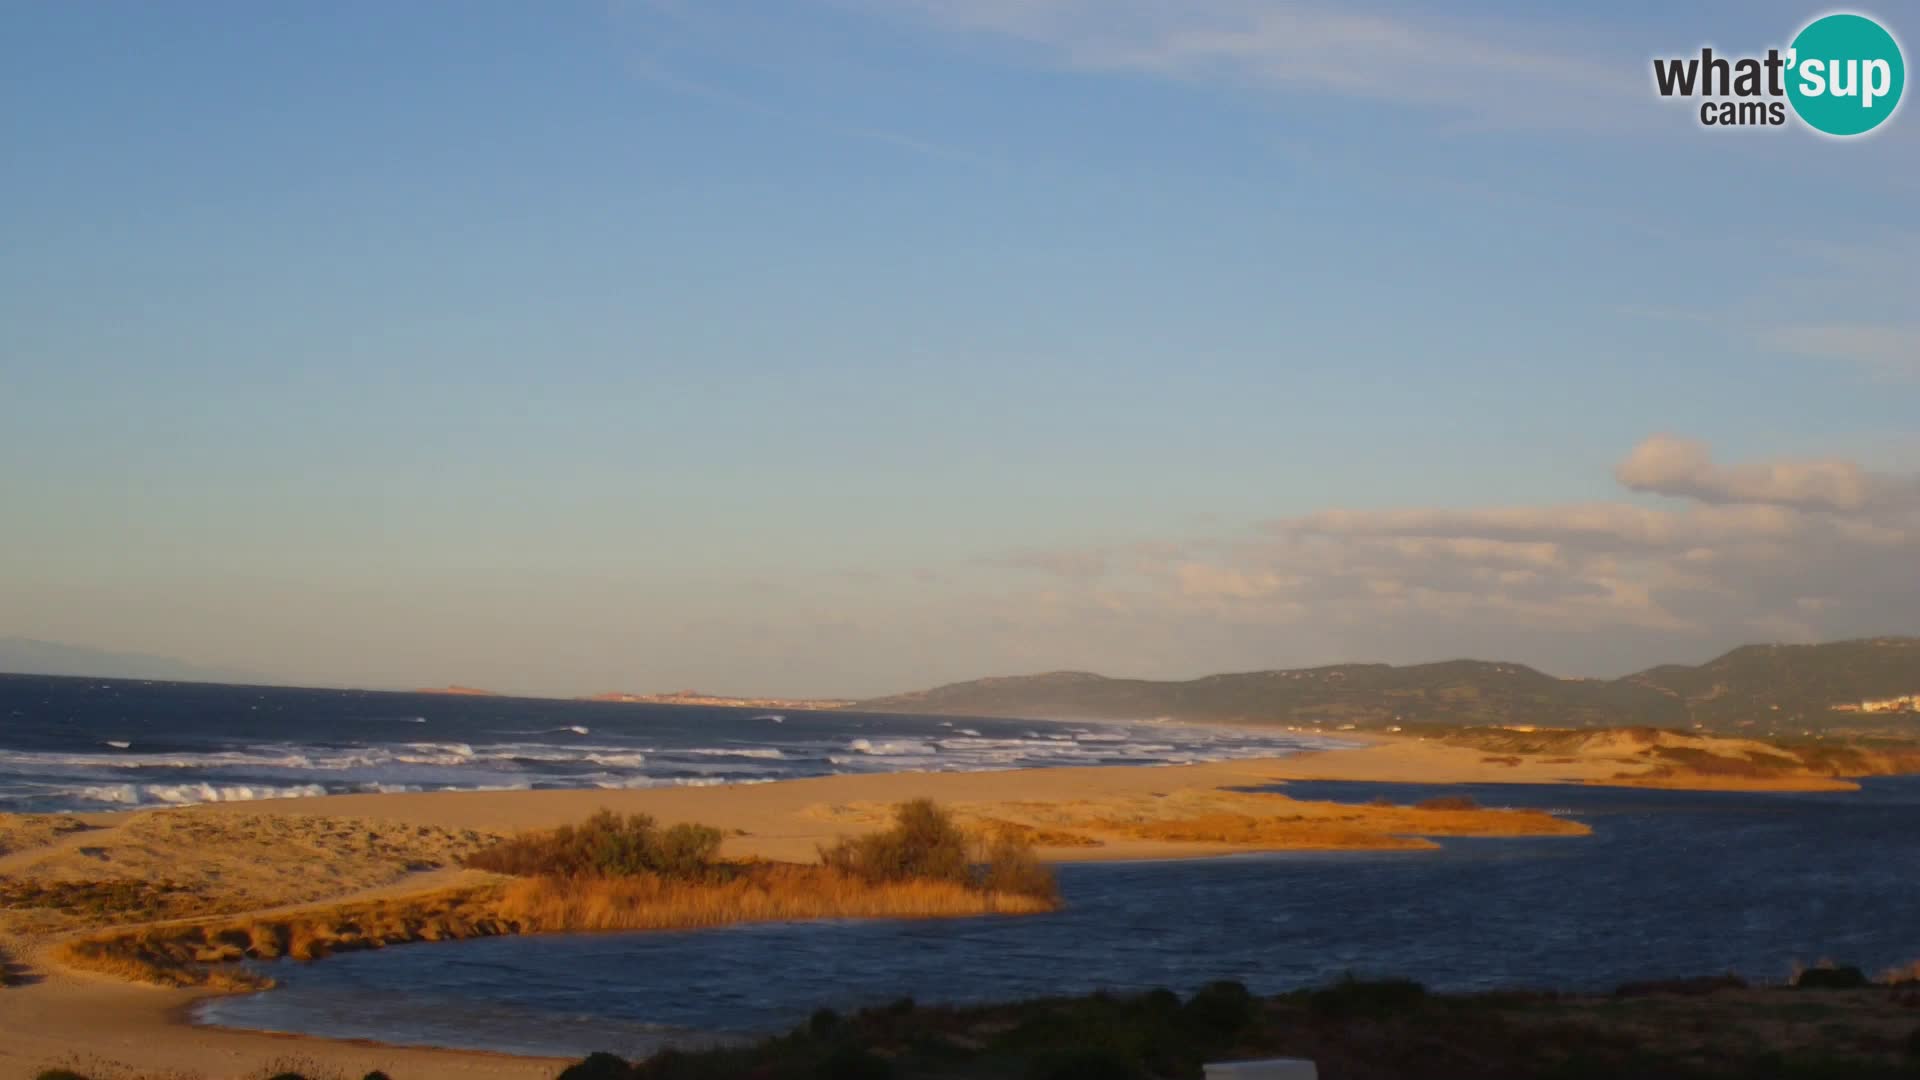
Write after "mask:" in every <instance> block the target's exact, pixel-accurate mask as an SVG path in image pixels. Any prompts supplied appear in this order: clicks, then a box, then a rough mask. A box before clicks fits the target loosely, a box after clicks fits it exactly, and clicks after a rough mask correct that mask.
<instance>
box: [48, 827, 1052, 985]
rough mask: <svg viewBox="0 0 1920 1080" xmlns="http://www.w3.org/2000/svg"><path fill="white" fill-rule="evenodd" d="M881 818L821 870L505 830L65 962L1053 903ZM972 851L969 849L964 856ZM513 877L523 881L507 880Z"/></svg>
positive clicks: (229, 956)
mask: <svg viewBox="0 0 1920 1080" xmlns="http://www.w3.org/2000/svg"><path fill="white" fill-rule="evenodd" d="M898 814H899V822H898V823H897V824H896V825H895V827H893V828H892V829H888V830H884V831H881V832H877V833H873V834H869V835H867V836H864V837H861V838H858V839H855V840H849V841H846V842H844V843H842V844H841V845H838V846H836V847H835V848H832V849H829V850H827V851H825V852H823V857H824V859H825V862H824V863H823V864H822V865H797V864H790V863H771V862H745V863H742V862H731V861H725V860H720V859H718V858H716V857H715V856H716V853H717V849H718V847H719V833H718V830H713V829H709V828H707V827H705V826H695V825H681V826H675V827H673V828H671V829H665V830H660V829H657V828H656V827H655V826H654V823H653V821H652V819H651V818H647V817H645V816H644V815H632V816H629V817H627V818H621V817H618V816H617V815H613V814H610V813H603V814H599V815H596V816H595V817H593V818H591V819H589V820H588V821H587V822H585V823H583V824H582V825H578V826H565V827H563V828H560V829H554V830H549V831H545V832H539V833H532V834H527V835H524V836H518V837H512V838H509V839H506V840H503V841H501V842H499V843H497V844H495V845H493V846H491V847H489V848H486V849H483V850H481V851H479V852H476V853H475V854H473V855H472V856H470V857H469V858H468V860H467V861H468V862H469V864H470V865H473V866H475V867H479V868H481V869H487V870H492V869H499V870H502V871H504V872H505V873H503V874H500V875H497V876H493V877H491V878H489V879H487V880H484V881H483V882H481V883H479V884H475V885H469V886H464V887H459V888H451V889H444V890H440V891H436V892H431V893H425V894H415V895H405V896H398V897H392V898H381V899H376V900H369V901H364V902H359V903H348V904H335V905H325V906H314V907H307V908H300V909H296V910H292V911H286V912H282V913H277V914H270V915H262V914H254V915H245V916H239V917H233V918H226V919H210V920H208V919H203V920H195V921H188V922H167V923H161V924H157V925H147V926H141V927H135V928H128V929H119V930H110V931H107V932H104V933H96V934H90V935H86V936H82V937H77V938H72V939H69V940H66V941H64V942H62V943H61V944H60V945H59V946H58V947H57V948H56V950H55V953H54V955H55V958H56V959H57V960H59V961H60V962H61V963H63V964H66V965H67V966H69V967H73V968H79V969H82V970H87V971H96V972H101V973H104V974H109V975H114V976H118V977H121V978H126V979H131V980H134V981H138V982H148V983H156V984H160V985H166V986H207V987H212V988H216V989H241V988H254V987H259V986H262V985H270V980H267V979H265V978H263V977H261V976H258V975H256V974H254V973H252V972H250V971H248V970H247V969H246V968H245V967H244V966H242V965H241V964H240V963H239V962H240V961H244V960H276V959H280V958H282V957H286V958H289V959H292V960H297V961H302V962H306V961H312V960H316V959H319V958H320V957H323V956H326V955H328V954H330V953H334V952H342V951H349V950H355V949H370V948H384V947H386V946H388V945H401V944H407V943H411V942H418V941H450V940H459V939H464V938H474V937H490V936H496V935H500V934H538V933H556V932H565V931H600V930H685V929H697V928H702V927H713V926H723V925H727V924H731V923H740V922H770V921H786V920H794V919H844V918H895V919H902V918H905V919H911V918H948V917H955V916H964V915H988V914H1003V915H1013V914H1032V913H1037V912H1042V911H1050V910H1053V909H1054V908H1055V907H1057V906H1058V904H1059V900H1058V896H1057V893H1056V892H1055V889H1054V886H1053V878H1052V874H1051V873H1050V872H1048V871H1046V870H1045V869H1044V868H1042V867H1040V866H1039V865H1038V864H1037V863H1035V862H1033V861H1032V859H1031V853H1030V852H1029V851H1028V850H1027V848H1026V846H1025V845H1024V844H1023V843H1022V842H1020V841H1018V840H1005V839H1003V840H1000V841H997V842H996V843H995V845H994V846H992V847H990V848H987V849H984V850H975V849H974V848H973V847H972V846H971V845H970V842H969V841H968V839H967V837H966V835H965V834H964V833H963V832H962V831H961V830H960V829H959V828H958V827H957V826H955V825H954V824H953V823H952V822H951V821H950V820H949V819H948V818H947V817H946V815H945V814H944V812H942V811H940V810H939V809H938V808H936V807H934V806H933V804H932V803H929V802H924V801H923V802H915V803H909V804H905V805H903V806H902V807H900V808H899V811H898ZM976 855H977V856H979V857H978V858H976V857H975V856H976ZM509 875H520V876H509Z"/></svg>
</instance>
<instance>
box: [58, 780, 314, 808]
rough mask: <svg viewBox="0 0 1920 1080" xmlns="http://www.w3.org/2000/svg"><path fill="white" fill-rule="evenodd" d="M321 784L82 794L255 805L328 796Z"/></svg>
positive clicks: (125, 802)
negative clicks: (280, 800)
mask: <svg viewBox="0 0 1920 1080" xmlns="http://www.w3.org/2000/svg"><path fill="white" fill-rule="evenodd" d="M326 793H327V789H326V788H324V787H321V786H320V785H319V784H296V785H293V786H291V787H274V786H271V785H265V784H226V785H216V784H210V783H199V784H106V785H101V786H96V787H83V788H81V789H80V790H79V792H78V794H79V796H80V797H81V798H82V799H86V800H89V801H92V802H104V803H116V804H118V805H121V806H148V805H153V804H156V803H157V804H160V805H163V806H193V805H197V804H199V803H210V802H251V801H254V800H256V799H300V798H309V797H312V796H315V795H325V794H326Z"/></svg>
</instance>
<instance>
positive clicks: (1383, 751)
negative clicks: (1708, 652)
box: [0, 733, 1855, 1080]
mask: <svg viewBox="0 0 1920 1080" xmlns="http://www.w3.org/2000/svg"><path fill="white" fill-rule="evenodd" d="M1346 734H1348V733H1342V735H1343V736H1344V735H1346ZM1351 741H1355V742H1359V741H1361V740H1360V739H1353V740H1351ZM1620 766H1621V762H1620V759H1619V758H1617V757H1616V756H1609V755H1590V756H1587V757H1572V758H1568V757H1560V758H1546V757H1544V756H1536V757H1524V756H1523V757H1522V758H1521V759H1520V760H1519V761H1518V762H1517V763H1513V762H1509V761H1508V760H1507V758H1506V757H1499V758H1498V759H1496V756H1495V755H1490V754H1488V753H1486V752H1485V751H1483V750H1481V749H1478V748H1473V747H1459V746H1448V745H1442V744H1439V743H1436V742H1433V741H1430V740H1422V739H1419V738H1414V737H1407V736H1398V737H1395V736H1381V735H1373V734H1371V733H1369V734H1367V735H1366V737H1365V745H1361V746H1355V747H1350V748H1342V749H1336V750H1324V751H1313V752H1307V753H1302V754H1298V755H1294V756H1291V757H1285V758H1265V759H1246V760H1237V761H1222V762H1211V763H1206V764H1197V765H1175V766H1146V767H1142V766H1099V767H1066V768H1050V769H1029V770H1009V771H1001V772H974V773H876V774H864V775H846V776H832V777H816V778H807V779H797V780H789V781H780V782H777V783H768V784H755V785H744V786H731V787H729V786H720V787H684V788H653V789H638V790H597V789H592V790H553V791H516V792H436V793H407V794H368V795H338V796H323V797H311V798H300V799H282V800H270V801H261V802H251V803H212V804H204V805H201V806H196V807H190V808H181V809H174V810H165V811H158V812H153V811H146V812H124V813H115V814H97V815H81V816H79V820H81V821H83V822H85V823H86V824H88V825H92V826H96V827H113V826H116V825H119V824H123V823H125V822H128V821H130V820H132V819H134V818H136V817H139V816H141V815H142V814H143V813H144V814H147V815H152V814H154V813H158V814H160V815H165V819H164V820H167V821H169V822H181V823H193V824H195V825H196V826H204V827H208V828H214V827H218V826H220V825H221V824H222V823H225V824H228V825H232V826H236V827H241V826H244V827H246V828H257V827H258V824H257V823H260V822H268V823H278V824H280V825H285V826H287V827H289V828H297V827H301V826H302V823H304V822H311V821H327V822H339V821H342V820H352V821H377V822H381V823H385V824H387V825H390V826H394V827H399V828H402V829H405V830H410V831H415V832H425V831H427V830H442V831H446V832H453V831H465V832H469V833H471V832H473V831H479V832H484V833H508V832H514V831H518V830H523V829H536V828H548V827H552V826H555V825H559V824H564V823H567V822H570V821H574V820H578V819H580V818H583V817H585V816H586V815H587V814H589V813H592V812H593V811H595V810H597V809H600V808H602V807H605V808H609V809H613V810H615V811H618V812H622V813H648V814H652V815H654V816H655V817H656V818H658V819H659V820H660V821H661V822H662V823H663V824H672V823H675V822H680V821H696V822H703V823H706V824H711V825H715V826H717V827H720V828H722V829H723V830H725V831H726V832H727V833H728V838H727V840H726V844H725V849H724V851H725V854H727V855H728V856H731V857H736V858H763V859H773V860H783V861H811V860H812V859H813V858H814V856H815V853H816V850H817V847H818V845H820V844H822V843H830V842H832V841H833V840H834V839H836V838H838V837H840V836H844V835H849V834H855V833H859V832H863V831H865V830H866V829H868V828H870V827H872V826H873V824H874V823H875V821H877V820H879V819H880V817H879V816H878V815H879V811H880V810H882V809H884V808H885V807H886V806H888V805H890V804H892V803H895V802H899V801H903V800H906V799H909V798H914V797H921V796H926V797H931V798H933V799H935V800H937V801H939V802H942V803H944V804H949V805H957V806H965V807H974V808H981V809H979V810H978V811H977V812H980V813H994V812H998V808H1009V807H1024V808H1034V807H1040V808H1061V807H1064V808H1070V809H1073V810H1074V811H1075V812H1077V813H1080V814H1081V815H1082V816H1083V817H1084V816H1086V815H1088V814H1093V815H1096V816H1098V815H1108V816H1112V815H1117V814H1120V813H1122V811H1124V812H1125V814H1129V815H1133V817H1131V818H1129V820H1130V821H1132V820H1135V819H1139V820H1141V821H1145V822H1146V824H1148V825H1151V824H1153V822H1152V821H1151V820H1149V819H1147V818H1144V817H1142V815H1144V814H1147V813H1148V812H1149V810H1150V808H1153V807H1157V806H1162V805H1165V806H1168V807H1178V808H1179V810H1178V813H1179V814H1185V815H1188V816H1191V815H1192V814H1194V813H1199V812H1205V811H1210V810H1212V809H1215V808H1218V807H1228V808H1233V807H1237V806H1240V805H1241V804H1242V803H1244V801H1245V800H1248V799H1275V798H1280V797H1278V796H1272V795H1264V796H1261V795H1248V794H1245V793H1244V792H1242V791H1241V790H1240V789H1246V788H1256V787H1263V786H1267V785H1281V784H1285V783H1286V782H1287V781H1290V780H1303V781H1305V780H1346V781H1357V782H1369V783H1421V784H1449V783H1572V784H1591V783H1607V782H1628V783H1632V782H1634V781H1632V780H1628V781H1622V778H1621V777H1620V775H1619V774H1620V771H1621V768H1620ZM1711 779H1713V778H1702V780H1701V784H1700V786H1701V787H1702V789H1706V790H1713V789H1717V788H1718V787H1719V785H1718V784H1717V783H1708V782H1707V781H1708V780H1711ZM1854 786H1855V785H1852V784H1849V783H1846V782H1844V781H1835V780H1833V779H1831V778H1813V777H1782V778H1776V779H1775V780H1773V781H1769V782H1767V783H1765V784H1756V783H1753V782H1749V783H1747V784H1746V785H1745V786H1744V787H1743V788H1742V789H1743V790H1753V789H1755V788H1756V787H1759V788H1760V789H1763V790H1794V791H1806V790H1843V789H1847V788H1851V787H1854ZM1283 801H1284V800H1283ZM1295 805H1296V806H1298V807H1310V806H1314V805H1330V804H1308V803H1300V804H1295ZM1347 809H1349V810H1359V809H1362V808H1352V807H1349V808H1347ZM1376 809H1378V808H1376ZM1399 809H1400V811H1402V812H1405V808H1399ZM1380 812H1381V813H1385V812H1386V810H1385V809H1381V810H1380ZM1476 813H1480V814H1482V815H1491V814H1497V813H1499V812H1486V811H1481V812H1476ZM1176 816H1178V815H1176ZM1349 816H1354V815H1349ZM1569 824H1571V823H1569ZM1582 831H1584V829H1582ZM1514 834H1515V833H1502V832H1498V831H1495V832H1492V833H1480V834H1479V835H1514ZM1518 834H1520V835H1527V834H1534V835H1537V834H1538V833H1537V832H1534V833H1528V832H1524V831H1522V832H1520V833H1518ZM87 835H88V834H87V833H80V834H76V837H85V836H87ZM1429 835H1474V834H1472V833H1466V834H1463V833H1457V832H1456V833H1448V832H1437V833H1430V834H1429ZM1046 840H1047V836H1046V835H1045V834H1042V835H1041V836H1040V837H1039V839H1038V840H1037V841H1036V842H1037V845H1038V848H1039V851H1040V853H1041V855H1042V856H1043V857H1044V858H1045V859H1047V860H1048V861H1055V862H1067V861H1130V860H1146V859H1189V858H1198V857H1208V856H1216V855H1224V854H1237V853H1247V852H1250V851H1261V850H1286V849H1300V848H1303V847H1304V848H1312V847H1314V845H1312V844H1300V843H1289V842H1273V843H1266V842H1255V843H1244V842H1243V843H1235V842H1226V841H1217V840H1216V841H1209V840H1204V839H1203V840H1193V839H1166V838H1156V837H1153V836H1132V835H1103V836H1102V839H1101V842H1100V844H1099V845H1098V846H1081V845H1063V844H1057V843H1048V842H1046ZM82 842H83V841H82V840H81V839H78V838H60V839H56V840H54V841H52V842H50V843H49V844H47V845H45V846H43V848H40V849H31V848H30V849H27V850H24V851H17V852H14V853H12V854H9V855H6V856H0V870H4V869H6V868H8V867H9V866H14V865H20V864H21V863H23V862H25V861H28V860H32V859H34V858H36V857H39V856H40V855H43V854H45V853H46V852H47V851H54V852H55V853H58V850H59V849H61V848H63V847H71V848H74V849H76V850H77V849H78V848H79V846H80V844H81V843H82ZM1335 846H1338V845H1335ZM1407 846H1421V845H1417V844H1410V845H1407ZM1426 846H1430V845H1426ZM460 873H470V872H461V871H447V870H439V871H428V872H425V873H419V874H407V875H404V876H403V877H402V878H401V879H400V880H394V881H387V882H383V883H378V884H374V885H371V886H367V887H360V888H350V889H347V890H344V891H343V892H341V893H340V894H337V895H334V896H331V897H329V898H328V899H329V902H340V901H344V900H351V899H367V898H373V897H376V896H382V895H384V896H401V895H409V894H414V893H418V892H421V891H423V890H426V889H428V888H430V887H432V886H433V885H436V884H441V883H444V882H445V880H446V879H447V878H448V876H449V875H450V874H455V875H457V874H460ZM309 903H310V902H309ZM292 906H296V907H297V906H301V905H300V904H295V905H292ZM52 943H53V939H52V938H41V939H39V940H37V941H35V940H28V941H26V942H25V944H26V945H27V946H28V948H27V949H25V950H22V954H21V955H19V956H17V957H16V959H18V960H21V961H24V962H26V963H27V964H29V965H30V966H31V967H32V969H34V975H33V976H32V977H31V979H30V981H29V983H28V984H27V985H23V986H16V987H10V988H6V989H0V1076H14V1075H19V1076H32V1075H34V1074H35V1073H36V1072H37V1071H38V1070H39V1069H43V1068H47V1067H50V1066H55V1065H75V1064H83V1065H84V1064H88V1063H91V1064H92V1065H93V1067H94V1068H95V1069H96V1071H98V1070H99V1069H101V1068H102V1067H105V1068H106V1070H107V1071H113V1070H114V1067H115V1066H118V1071H122V1072H126V1071H136V1070H137V1071H140V1072H144V1073H147V1074H152V1073H155V1072H168V1071H172V1072H181V1073H189V1074H198V1075H204V1076H208V1077H215V1076H227V1075H241V1074H254V1073H257V1072H258V1071H259V1068H260V1067H261V1066H262V1065H263V1064H264V1063H268V1062H289V1061H296V1060H297V1061H303V1062H307V1063H311V1065H312V1066H313V1067H314V1068H316V1069H319V1070H324V1071H329V1072H335V1073H341V1074H360V1073H364V1072H366V1071H368V1070H371V1069H376V1068H378V1069H382V1070H385V1071H387V1072H389V1073H390V1074H391V1075H393V1076H395V1078H396V1080H443V1078H445V1080H453V1078H455V1077H488V1078H491V1077H500V1078H507V1080H518V1078H521V1077H527V1078H532V1077H551V1076H552V1075H554V1073H555V1072H557V1071H558V1068H559V1067H560V1065H561V1064H562V1063H561V1062H559V1061H557V1060H555V1059H543V1058H525V1057H517V1056H514V1055H505V1054H492V1053H476V1052H472V1051H462V1050H447V1049H437V1048H418V1047H393V1046H384V1045H380V1044H372V1043H362V1042H357V1041H356V1042H349V1041H341V1040H331V1039H322V1038H316V1037H312V1036H304V1035H291V1034H280V1033H270V1032H250V1031H239V1030H234V1029H226V1028H212V1027H202V1026H198V1025H195V1024H193V1023H192V1022H191V1020H190V1017H189V1015H188V1013H189V1010H190V1009H191V1008H192V1007H193V1006H194V1005H195V1004H196V1003H198V1002H200V1001H202V1000H205V999H207V998H208V997H211V996H214V995H215V994H216V992H215V991H210V990H207V989H204V988H187V989H168V988H159V987H152V986H143V985H136V984H131V983H126V982H121V981H118V980H115V979H113V978H110V977H107V976H100V975H95V974H91V973H85V972H77V971H70V970H64V969H60V968H58V967H57V966H55V965H53V964H51V963H50V962H49V961H50V958H49V957H48V955H47V954H48V952H49V950H50V948H51V945H52ZM587 1049H591V1048H583V1052H584V1051H585V1050H587ZM81 1071H83V1072H84V1071H85V1070H84V1069H82V1070H81Z"/></svg>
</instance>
